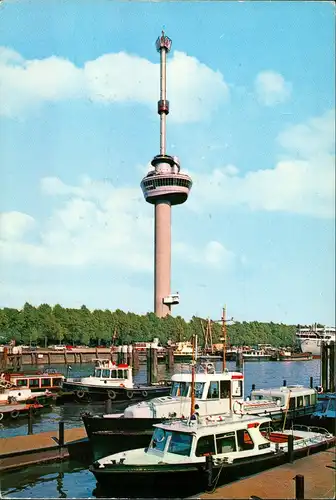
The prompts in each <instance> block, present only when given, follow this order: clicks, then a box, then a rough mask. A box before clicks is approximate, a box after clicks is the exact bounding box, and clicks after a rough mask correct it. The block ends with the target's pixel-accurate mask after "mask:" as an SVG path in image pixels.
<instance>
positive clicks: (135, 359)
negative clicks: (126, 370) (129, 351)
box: [132, 349, 140, 370]
mask: <svg viewBox="0 0 336 500" xmlns="http://www.w3.org/2000/svg"><path fill="white" fill-rule="evenodd" d="M132 366H133V368H134V370H139V366H140V361H139V351H138V350H137V349H133V357H132Z"/></svg>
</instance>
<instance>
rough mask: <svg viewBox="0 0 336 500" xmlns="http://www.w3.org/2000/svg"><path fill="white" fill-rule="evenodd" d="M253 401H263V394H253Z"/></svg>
mask: <svg viewBox="0 0 336 500" xmlns="http://www.w3.org/2000/svg"><path fill="white" fill-rule="evenodd" d="M251 399H254V400H255V401H261V400H262V399H264V396H263V394H252V397H251Z"/></svg>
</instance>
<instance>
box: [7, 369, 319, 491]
mask: <svg viewBox="0 0 336 500" xmlns="http://www.w3.org/2000/svg"><path fill="white" fill-rule="evenodd" d="M217 367H218V368H219V369H220V368H221V363H217ZM54 368H55V369H57V370H58V371H61V372H63V373H64V374H66V373H67V366H65V365H63V366H60V365H57V367H56V366H55V367H54ZM227 368H228V369H229V370H235V369H236V367H235V363H234V362H228V363H227ZM38 369H39V370H40V369H41V367H39V368H38ZM159 369H160V370H161V372H160V375H161V377H162V378H167V377H169V376H170V375H171V373H168V372H166V371H165V366H164V365H161V366H159ZM188 369H189V368H188V365H175V366H174V372H175V373H178V372H181V371H186V370H188ZM92 370H93V366H92V365H73V366H72V370H71V376H74V377H78V376H83V375H88V374H90V373H92ZM146 377H147V374H146V366H145V365H141V366H140V369H139V370H138V372H136V373H135V375H134V379H135V381H136V382H145V381H146ZM244 377H245V383H244V392H245V397H246V396H248V395H249V393H250V390H251V386H252V384H255V386H256V388H267V387H276V386H282V385H283V381H284V380H286V382H287V385H294V384H301V385H305V386H309V381H310V377H313V380H314V385H315V386H316V385H319V383H320V362H319V360H310V361H284V362H268V361H263V362H254V363H248V362H247V363H245V364H244ZM124 406H126V404H119V405H117V404H115V406H114V407H113V411H120V410H122V409H123V407H124ZM84 411H90V412H92V413H102V412H103V411H104V404H101V403H100V404H83V403H65V404H63V405H59V406H54V407H53V408H50V409H48V410H45V411H44V412H43V413H42V414H41V415H40V416H38V417H37V418H36V419H35V420H34V427H33V432H34V434H37V433H39V432H46V431H50V430H55V431H56V430H57V428H58V422H59V421H64V422H65V428H66V429H67V428H71V427H80V426H81V425H82V420H81V413H82V412H84ZM26 434H27V422H26V420H22V421H20V420H18V421H15V423H12V424H11V425H6V426H5V425H4V424H1V427H0V438H4V437H9V436H19V435H26ZM0 492H1V495H2V498H97V497H99V496H101V495H100V494H99V491H98V490H97V488H96V480H95V478H94V476H93V475H92V474H91V473H90V472H89V470H87V468H84V467H83V465H81V464H78V463H76V462H73V461H66V462H62V463H52V464H41V465H33V466H28V467H26V468H24V469H22V470H17V471H15V472H8V473H3V474H2V475H1V479H0Z"/></svg>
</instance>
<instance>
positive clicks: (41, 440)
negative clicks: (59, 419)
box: [0, 427, 91, 472]
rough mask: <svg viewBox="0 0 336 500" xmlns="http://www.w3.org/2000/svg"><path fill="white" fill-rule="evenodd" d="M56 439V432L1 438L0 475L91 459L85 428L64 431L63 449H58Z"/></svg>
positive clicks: (59, 447)
mask: <svg viewBox="0 0 336 500" xmlns="http://www.w3.org/2000/svg"><path fill="white" fill-rule="evenodd" d="M59 437H60V436H59V432H58V431H57V430H56V431H49V432H42V433H40V434H31V435H28V436H15V437H9V438H0V450H1V451H0V472H1V471H5V470H12V469H18V468H21V467H25V466H27V465H31V464H35V463H41V462H51V461H57V460H65V459H67V458H71V457H73V458H75V457H76V458H78V457H80V458H82V459H85V458H87V457H88V458H91V457H90V449H89V448H90V447H89V442H88V439H87V435H86V431H85V428H84V427H76V428H73V429H65V430H64V446H60V445H59Z"/></svg>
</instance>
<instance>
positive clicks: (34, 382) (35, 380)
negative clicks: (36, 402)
mask: <svg viewBox="0 0 336 500" xmlns="http://www.w3.org/2000/svg"><path fill="white" fill-rule="evenodd" d="M29 387H40V381H39V379H38V378H31V379H29Z"/></svg>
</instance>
